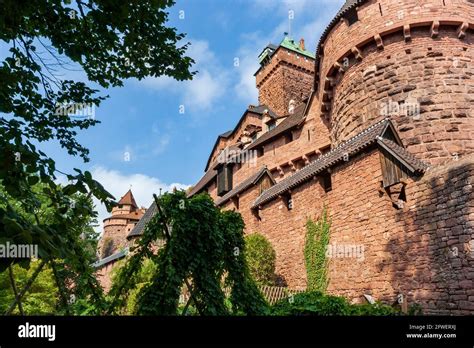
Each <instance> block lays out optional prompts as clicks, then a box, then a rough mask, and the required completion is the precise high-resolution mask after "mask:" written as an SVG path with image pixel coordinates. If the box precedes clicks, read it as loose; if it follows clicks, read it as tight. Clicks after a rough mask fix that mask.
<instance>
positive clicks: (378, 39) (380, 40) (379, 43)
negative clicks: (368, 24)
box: [374, 34, 384, 50]
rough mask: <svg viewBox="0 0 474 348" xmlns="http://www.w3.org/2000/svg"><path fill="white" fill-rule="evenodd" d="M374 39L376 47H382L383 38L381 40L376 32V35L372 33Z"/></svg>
mask: <svg viewBox="0 0 474 348" xmlns="http://www.w3.org/2000/svg"><path fill="white" fill-rule="evenodd" d="M374 40H375V43H376V44H377V48H378V49H379V50H381V49H383V47H384V46H383V40H382V37H381V36H380V34H377V35H374Z"/></svg>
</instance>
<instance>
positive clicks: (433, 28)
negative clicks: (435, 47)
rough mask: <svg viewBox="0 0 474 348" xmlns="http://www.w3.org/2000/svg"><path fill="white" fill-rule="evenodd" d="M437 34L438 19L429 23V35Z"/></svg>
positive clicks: (435, 35) (434, 35) (433, 36)
mask: <svg viewBox="0 0 474 348" xmlns="http://www.w3.org/2000/svg"><path fill="white" fill-rule="evenodd" d="M438 34H439V21H433V24H431V37H432V38H435V37H438Z"/></svg>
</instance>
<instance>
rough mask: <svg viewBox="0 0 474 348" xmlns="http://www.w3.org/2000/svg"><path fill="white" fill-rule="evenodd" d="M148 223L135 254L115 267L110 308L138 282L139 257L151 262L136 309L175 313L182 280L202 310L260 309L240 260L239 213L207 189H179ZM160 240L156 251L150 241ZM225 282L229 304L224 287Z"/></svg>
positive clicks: (164, 198)
mask: <svg viewBox="0 0 474 348" xmlns="http://www.w3.org/2000/svg"><path fill="white" fill-rule="evenodd" d="M156 199H157V202H158V213H157V214H156V215H155V216H154V217H153V218H152V219H151V220H150V222H149V223H148V224H147V226H146V228H145V231H144V234H143V236H142V238H141V239H140V240H139V242H138V247H137V250H136V251H135V253H134V254H133V255H132V256H131V258H130V259H129V261H128V262H127V264H126V265H125V266H124V267H123V268H122V269H121V270H120V274H119V275H118V280H117V282H116V283H115V284H114V286H113V287H112V289H111V292H110V295H111V296H113V297H114V300H113V301H112V305H111V309H110V311H111V312H114V311H115V312H117V308H120V307H123V306H124V305H125V299H126V297H127V296H128V295H129V294H130V291H131V290H132V289H134V288H136V284H137V283H138V281H139V276H138V269H139V268H140V264H141V263H142V261H143V259H144V258H149V259H151V260H153V261H154V262H155V263H156V266H157V268H156V272H154V274H153V277H152V282H151V283H150V284H148V285H146V286H144V287H143V289H142V290H141V291H140V293H139V294H138V307H137V313H138V314H141V315H176V314H180V313H179V312H178V308H179V296H180V293H181V288H182V286H183V285H184V284H187V285H189V286H190V287H191V288H192V301H193V306H194V307H195V308H196V310H197V311H198V312H199V314H201V315H228V314H248V315H254V314H263V313H264V312H265V310H266V302H265V300H264V299H263V297H262V295H261V294H260V292H259V290H258V288H257V286H256V285H255V283H254V281H253V280H252V278H251V276H250V273H249V270H248V267H247V264H246V262H245V257H244V254H245V242H244V238H243V228H244V223H243V221H242V217H241V216H240V214H237V213H235V212H229V211H225V212H222V211H220V210H219V209H218V208H217V207H216V206H215V205H214V203H213V201H212V199H211V198H210V197H209V195H207V194H200V195H196V196H193V197H191V198H187V197H186V193H185V192H184V191H177V192H175V193H167V194H164V195H163V196H161V197H160V198H159V199H158V198H156ZM157 239H165V240H166V244H165V245H164V247H163V248H161V249H160V250H159V251H158V253H157V254H156V255H155V254H154V253H153V252H152V251H151V249H150V244H151V243H152V242H153V241H155V240H157ZM227 286H228V287H230V288H231V289H232V290H231V294H230V297H229V302H230V308H229V306H226V303H225V295H224V292H223V290H222V289H223V288H224V287H227Z"/></svg>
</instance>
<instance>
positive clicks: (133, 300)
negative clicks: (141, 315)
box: [112, 259, 157, 315]
mask: <svg viewBox="0 0 474 348" xmlns="http://www.w3.org/2000/svg"><path fill="white" fill-rule="evenodd" d="M124 265H125V262H124V261H119V262H118V263H117V264H116V265H115V266H114V268H113V270H112V283H116V282H117V281H118V277H119V274H120V270H121V269H122V267H123V266H124ZM140 266H141V267H140V268H139V270H138V272H137V275H136V281H135V287H134V288H133V289H130V292H129V295H128V297H127V299H126V302H125V306H124V308H123V311H122V313H121V314H126V315H134V314H136V313H137V297H138V294H139V293H140V291H141V290H142V289H143V287H145V286H147V285H149V284H151V281H152V278H153V275H154V274H155V273H156V271H157V269H156V268H157V267H156V264H155V263H154V262H153V261H152V260H151V259H144V261H143V263H142V264H141V265H140Z"/></svg>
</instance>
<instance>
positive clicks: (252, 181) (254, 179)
mask: <svg viewBox="0 0 474 348" xmlns="http://www.w3.org/2000/svg"><path fill="white" fill-rule="evenodd" d="M264 175H268V177H269V178H270V179H271V181H272V182H273V184H275V180H274V179H273V177H272V175H271V174H270V172H269V171H268V169H267V167H262V168H261V169H260V170H258V171H257V172H256V173H255V174H253V175H252V176H250V177H248V178H247V179H245V180H244V181H242V182H241V183H240V184H238V185H237V186H236V187H234V188H233V189H232V190H231V191H229V192H227V193H226V194H225V195H224V196H222V197H221V198H219V199H217V200H216V205H217V206H219V205H222V204H224V203H225V202H227V201H228V200H229V199H232V198H233V197H234V196H236V195H238V194H240V193H242V192H244V191H245V190H247V189H248V188H249V187H250V186H253V185H256V184H257V183H258V182H259V181H260V179H261V178H262V177H263V176H264Z"/></svg>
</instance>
